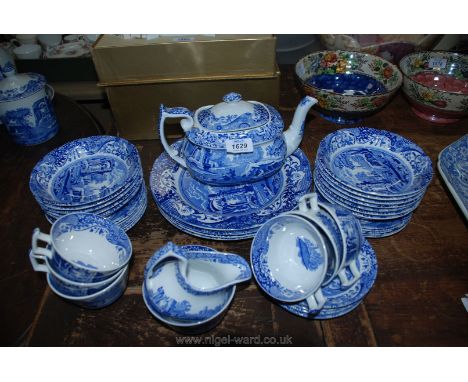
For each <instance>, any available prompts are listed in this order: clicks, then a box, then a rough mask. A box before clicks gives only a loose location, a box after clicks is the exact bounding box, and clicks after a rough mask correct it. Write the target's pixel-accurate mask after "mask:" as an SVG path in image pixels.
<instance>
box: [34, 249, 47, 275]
mask: <svg viewBox="0 0 468 382" xmlns="http://www.w3.org/2000/svg"><path fill="white" fill-rule="evenodd" d="M29 260H30V261H31V265H32V267H33V269H34V270H35V271H36V272H45V273H49V267H48V266H47V264H46V263H45V258H44V257H42V256H34V254H33V251H30V252H29Z"/></svg>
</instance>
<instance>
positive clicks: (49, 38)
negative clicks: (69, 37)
mask: <svg viewBox="0 0 468 382" xmlns="http://www.w3.org/2000/svg"><path fill="white" fill-rule="evenodd" d="M37 39H38V40H39V43H40V44H41V45H42V46H43V47H44V49H47V48H52V47H54V46H57V45H59V44H60V43H61V42H62V35H61V34H40V35H38V36H37Z"/></svg>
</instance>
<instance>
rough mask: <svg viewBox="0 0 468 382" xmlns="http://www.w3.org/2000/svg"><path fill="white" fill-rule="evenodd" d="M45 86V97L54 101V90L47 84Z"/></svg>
mask: <svg viewBox="0 0 468 382" xmlns="http://www.w3.org/2000/svg"><path fill="white" fill-rule="evenodd" d="M45 86H46V94H47V97H49V99H50V100H51V101H52V100H53V99H54V96H55V90H54V88H53V87H52V86H50V85H49V84H46V85H45Z"/></svg>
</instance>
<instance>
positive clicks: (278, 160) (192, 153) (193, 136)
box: [159, 93, 317, 186]
mask: <svg viewBox="0 0 468 382" xmlns="http://www.w3.org/2000/svg"><path fill="white" fill-rule="evenodd" d="M316 102H317V100H316V99H315V98H312V97H305V98H303V99H302V101H301V102H300V103H299V105H298V106H297V108H296V112H295V114H294V118H293V121H292V123H291V126H290V127H289V129H288V130H286V131H284V132H283V128H284V124H283V120H282V119H281V116H280V114H279V113H278V111H277V110H275V109H274V108H273V107H272V106H270V105H267V104H263V103H260V102H255V101H243V100H242V97H241V95H240V94H237V93H229V94H226V95H225V96H224V97H223V102H220V103H218V104H216V105H209V106H203V107H201V108H199V109H198V110H197V111H195V112H194V113H193V112H191V111H190V110H188V109H186V108H184V107H173V108H167V107H165V106H164V105H161V108H160V122H159V133H160V138H161V142H162V144H163V146H164V149H165V150H166V151H167V153H168V154H169V155H170V156H171V158H172V159H174V160H175V161H176V162H177V163H179V164H180V165H181V166H183V167H185V168H187V169H188V170H189V172H190V174H191V175H192V176H193V177H194V178H195V179H197V180H199V181H200V182H203V183H206V184H210V185H216V186H226V185H236V184H242V183H249V182H255V181H258V180H261V179H263V178H266V177H268V176H271V175H273V174H274V173H275V172H277V171H278V170H279V169H280V168H281V167H282V166H283V163H284V160H285V159H286V158H287V157H288V156H289V155H291V154H292V153H293V152H294V151H295V150H296V149H297V148H298V146H299V144H300V143H301V140H302V136H303V134H304V121H305V117H306V115H307V112H308V111H309V109H310V108H311V107H312V106H313V105H314V104H315V103H316ZM166 118H182V120H181V122H180V124H181V126H182V128H183V129H184V131H185V135H186V139H185V142H184V145H183V146H182V149H181V152H180V153H179V152H177V150H175V149H174V148H172V147H170V146H169V145H168V144H167V141H166V138H165V136H164V121H165V119H166Z"/></svg>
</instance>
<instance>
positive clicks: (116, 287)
mask: <svg viewBox="0 0 468 382" xmlns="http://www.w3.org/2000/svg"><path fill="white" fill-rule="evenodd" d="M127 280H128V266H126V267H125V268H124V269H123V270H122V272H120V273H119V276H118V277H117V278H116V279H115V280H114V281H113V282H112V283H111V284H110V285H108V286H107V287H105V288H104V289H101V290H99V291H97V292H96V293H93V294H84V295H81V296H73V295H69V294H68V293H67V289H66V288H64V287H63V285H62V284H60V283H58V282H57V280H56V279H54V278H53V276H52V275H51V274H50V273H49V274H48V275H47V283H48V284H49V287H50V289H52V291H53V292H54V293H55V294H57V295H59V296H60V297H62V298H64V299H65V300H67V301H69V302H72V303H74V304H76V305H79V306H81V307H83V308H87V309H100V308H104V307H106V306H108V305H110V304H112V303H113V302H115V301H116V300H117V299H118V298H119V297H120V296H122V294H123V293H124V292H125V288H126V287H127ZM90 292H91V291H90Z"/></svg>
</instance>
